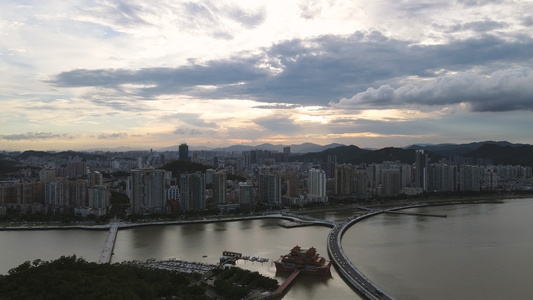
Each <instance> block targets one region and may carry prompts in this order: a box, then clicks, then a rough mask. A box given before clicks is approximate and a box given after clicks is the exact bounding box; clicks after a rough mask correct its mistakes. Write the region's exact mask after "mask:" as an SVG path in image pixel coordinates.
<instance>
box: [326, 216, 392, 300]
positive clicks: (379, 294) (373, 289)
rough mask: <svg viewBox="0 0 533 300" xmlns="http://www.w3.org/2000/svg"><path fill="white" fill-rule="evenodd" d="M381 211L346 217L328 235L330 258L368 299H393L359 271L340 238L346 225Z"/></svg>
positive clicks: (341, 272) (348, 225) (347, 279)
mask: <svg viewBox="0 0 533 300" xmlns="http://www.w3.org/2000/svg"><path fill="white" fill-rule="evenodd" d="M382 212H383V211H376V212H368V213H366V214H363V215H361V216H358V217H356V218H351V219H348V221H346V222H344V223H340V224H338V225H337V226H335V227H334V228H333V229H332V230H331V231H330V233H329V235H328V253H329V256H330V257H331V259H332V260H333V261H334V262H335V264H336V265H337V267H338V271H339V273H340V274H341V275H342V276H343V277H344V279H346V281H348V282H349V283H350V284H351V285H352V286H353V287H355V288H356V289H357V290H358V291H359V292H361V293H362V294H363V295H365V296H366V297H367V298H368V299H372V300H373V299H394V298H392V297H391V296H390V295H387V294H386V293H385V292H383V291H382V290H381V289H380V288H379V287H378V286H377V285H376V284H375V283H373V282H372V281H370V279H368V278H366V276H365V275H364V274H363V273H361V271H359V270H358V269H357V268H356V267H355V265H354V264H353V263H352V262H351V261H350V260H349V259H348V257H347V256H346V254H345V253H344V250H343V249H342V245H341V239H342V235H343V234H344V232H345V231H346V229H347V228H348V227H350V226H351V225H352V224H354V223H356V222H358V221H360V220H361V219H364V218H367V217H370V216H373V215H376V214H379V213H382Z"/></svg>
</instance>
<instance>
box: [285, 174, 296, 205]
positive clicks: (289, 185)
mask: <svg viewBox="0 0 533 300" xmlns="http://www.w3.org/2000/svg"><path fill="white" fill-rule="evenodd" d="M298 184H299V178H298V174H296V172H295V171H294V170H293V169H292V168H289V169H288V170H287V172H286V173H285V196H287V197H289V198H295V197H298Z"/></svg>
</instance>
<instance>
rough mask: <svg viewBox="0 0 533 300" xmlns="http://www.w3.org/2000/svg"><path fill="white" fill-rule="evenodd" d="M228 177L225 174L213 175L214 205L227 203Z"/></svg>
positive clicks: (217, 173)
mask: <svg viewBox="0 0 533 300" xmlns="http://www.w3.org/2000/svg"><path fill="white" fill-rule="evenodd" d="M226 181H227V175H226V173H224V172H216V173H214V174H213V204H215V205H219V204H224V203H226V194H227V188H226V185H227V183H226Z"/></svg>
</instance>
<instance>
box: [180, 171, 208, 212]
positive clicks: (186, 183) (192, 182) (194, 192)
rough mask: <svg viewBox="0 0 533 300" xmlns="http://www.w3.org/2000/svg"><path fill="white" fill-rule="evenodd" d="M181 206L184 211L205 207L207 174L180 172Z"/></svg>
mask: <svg viewBox="0 0 533 300" xmlns="http://www.w3.org/2000/svg"><path fill="white" fill-rule="evenodd" d="M180 208H181V210H182V211H189V210H198V209H205V208H206V204H205V174H203V173H200V172H197V173H194V174H180Z"/></svg>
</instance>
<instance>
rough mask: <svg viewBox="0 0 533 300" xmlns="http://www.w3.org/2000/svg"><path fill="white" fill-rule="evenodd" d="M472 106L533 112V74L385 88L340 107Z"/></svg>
mask: <svg viewBox="0 0 533 300" xmlns="http://www.w3.org/2000/svg"><path fill="white" fill-rule="evenodd" d="M457 103H469V104H470V105H471V107H472V110H473V111H477V112H487V111H492V112H494V111H514V110H529V111H531V110H533V72H532V71H531V69H529V68H519V69H510V70H502V71H497V72H494V73H492V74H491V75H490V76H489V77H487V76H481V75H477V74H473V73H468V72H467V73H461V74H459V75H455V76H445V77H438V78H437V79H435V80H434V81H433V82H431V83H428V84H425V85H422V86H415V85H412V84H407V85H404V86H401V87H398V88H393V87H391V86H390V85H383V86H381V87H379V88H377V89H373V88H371V89H368V90H366V91H365V92H362V93H358V94H356V95H355V96H353V97H352V98H350V99H342V100H341V101H340V102H339V103H338V104H334V105H338V106H340V107H380V108H383V107H402V106H405V105H429V106H435V105H441V106H444V105H453V104H457Z"/></svg>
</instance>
